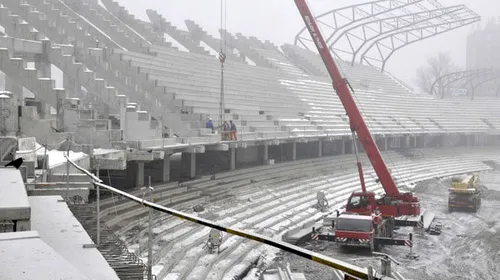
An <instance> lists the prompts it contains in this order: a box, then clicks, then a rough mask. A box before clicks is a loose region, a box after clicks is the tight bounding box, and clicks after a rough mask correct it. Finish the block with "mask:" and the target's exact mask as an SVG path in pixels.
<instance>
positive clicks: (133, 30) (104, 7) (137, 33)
mask: <svg viewBox="0 0 500 280" xmlns="http://www.w3.org/2000/svg"><path fill="white" fill-rule="evenodd" d="M97 3H98V4H99V6H101V7H102V8H103V9H104V10H105V11H106V12H108V15H109V16H110V17H113V18H115V20H116V21H119V22H121V23H122V24H123V25H124V26H126V27H127V28H128V29H129V30H130V31H132V32H134V33H135V34H136V35H137V36H138V37H140V38H141V39H143V40H144V41H145V42H147V43H148V44H151V42H150V41H148V40H147V39H146V38H144V37H143V36H142V35H141V34H140V33H139V32H137V31H135V29H133V28H132V27H130V26H129V25H128V24H126V23H124V22H123V21H121V20H120V19H119V18H118V17H116V16H115V15H114V14H112V13H110V12H109V11H108V8H106V6H105V5H104V4H103V3H102V1H101V0H98V2H97Z"/></svg>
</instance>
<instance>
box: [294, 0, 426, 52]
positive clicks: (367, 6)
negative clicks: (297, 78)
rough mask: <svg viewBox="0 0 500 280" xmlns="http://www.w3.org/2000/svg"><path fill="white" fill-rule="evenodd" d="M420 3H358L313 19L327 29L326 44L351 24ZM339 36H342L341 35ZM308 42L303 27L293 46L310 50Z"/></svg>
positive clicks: (395, 0) (412, 0)
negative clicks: (300, 46)
mask: <svg viewBox="0 0 500 280" xmlns="http://www.w3.org/2000/svg"><path fill="white" fill-rule="evenodd" d="M422 1H424V0H377V1H371V2H367V3H359V4H354V5H349V6H346V7H342V8H338V9H334V10H331V11H328V12H325V13H323V14H320V15H318V16H316V17H315V19H316V21H317V22H318V23H320V24H321V25H322V27H326V28H328V29H329V30H328V31H326V30H323V33H325V34H327V36H328V37H327V40H326V41H327V43H328V42H329V41H330V40H332V38H334V37H335V36H336V35H337V33H338V32H340V31H341V30H342V29H343V28H346V27H348V26H350V25H353V24H358V25H360V24H362V21H363V20H367V19H372V18H376V17H377V16H381V15H384V14H387V13H390V12H393V11H396V10H400V9H402V8H404V7H408V6H412V5H415V4H416V3H419V2H422ZM343 21H344V22H343ZM345 21H346V22H345ZM328 34H330V35H328ZM340 36H342V34H341V35H340ZM308 42H310V43H313V42H312V41H311V38H310V36H309V34H308V33H307V29H306V27H303V28H302V29H301V30H300V31H299V33H298V34H297V35H296V36H295V45H299V44H300V45H302V46H303V47H304V48H306V49H308V50H311V49H309V47H308V46H307V44H306V43H308ZM313 49H314V48H313Z"/></svg>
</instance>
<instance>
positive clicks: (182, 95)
mask: <svg viewBox="0 0 500 280" xmlns="http://www.w3.org/2000/svg"><path fill="white" fill-rule="evenodd" d="M0 4H2V6H0V25H1V26H2V27H3V28H4V31H5V32H4V33H5V34H6V35H8V36H6V37H0V70H1V71H2V72H4V73H5V75H6V86H5V91H2V92H0V105H1V109H2V123H1V125H2V126H1V128H2V130H1V136H4V135H7V136H10V137H2V138H0V144H1V145H0V162H2V163H4V162H5V161H8V160H11V159H13V156H14V155H20V154H23V153H22V152H23V151H24V152H26V153H25V155H26V157H27V160H26V163H25V166H26V169H27V171H26V174H27V175H26V177H29V178H28V179H27V180H26V181H27V182H26V185H27V186H28V190H30V193H31V194H40V195H41V194H45V195H53V194H54V190H56V189H57V191H58V192H62V193H64V190H63V188H59V187H57V186H58V185H57V184H61V183H62V182H63V181H64V182H65V181H66V180H69V181H71V182H75V184H74V185H78V186H80V185H79V184H81V185H90V184H89V181H88V179H85V178H83V177H85V176H82V175H81V174H80V175H71V176H69V177H66V174H65V172H66V164H67V163H65V160H64V158H62V157H61V154H62V151H63V150H64V151H66V150H68V149H69V150H71V151H72V152H71V153H70V158H72V159H75V160H77V161H78V164H80V165H82V166H83V167H84V168H86V169H89V170H93V171H95V172H96V173H98V175H99V176H100V177H101V178H102V179H104V180H105V181H106V182H107V183H109V184H111V185H113V186H119V187H120V188H133V187H142V186H144V182H145V180H147V178H148V177H149V176H151V177H152V181H153V183H161V182H166V183H164V184H162V185H159V186H158V187H156V188H155V191H154V192H153V193H154V195H155V196H156V197H157V199H158V201H159V202H160V203H161V204H165V205H168V206H171V207H174V208H177V209H182V210H186V211H188V212H192V210H191V208H192V207H193V206H195V205H198V204H204V205H207V209H208V210H207V211H205V212H204V213H201V214H200V215H206V217H208V218H210V219H213V220H216V221H218V222H220V223H222V224H225V225H232V226H235V227H239V228H245V229H247V230H250V231H255V232H259V233H263V234H266V235H270V236H275V237H277V238H278V237H281V236H282V235H283V234H284V233H285V232H286V230H287V228H291V227H292V226H293V225H297V226H301V225H304V224H308V223H311V222H314V220H315V219H316V218H318V217H319V216H320V213H319V212H318V211H316V210H315V209H312V208H311V207H310V206H311V205H312V204H314V200H315V196H316V192H317V191H319V190H329V191H330V192H331V193H330V194H328V195H327V198H328V199H329V200H330V201H331V203H330V204H333V205H334V206H340V205H341V204H342V203H343V202H344V201H345V199H346V197H347V196H348V195H349V193H350V192H351V191H353V190H355V189H358V179H357V178H358V177H357V176H356V175H355V170H354V169H353V168H354V166H355V165H354V157H353V156H352V155H347V154H348V153H352V145H350V144H351V142H350V138H349V137H350V134H351V131H350V129H349V124H348V117H347V116H346V114H345V110H344V109H343V107H342V104H341V103H340V101H339V100H338V98H337V96H336V94H335V92H334V91H333V89H332V86H331V82H330V80H329V78H328V74H327V73H326V71H325V67H324V65H323V63H322V61H321V59H320V58H319V56H318V55H317V54H315V53H313V52H310V51H308V50H305V49H300V48H298V47H296V46H293V45H287V44H285V45H283V46H281V47H278V46H275V45H274V44H272V43H271V42H269V41H266V42H262V41H260V40H259V39H257V38H255V37H246V36H244V35H243V34H240V33H235V34H232V33H230V32H229V31H227V30H219V32H220V33H221V36H227V38H228V41H229V42H230V45H229V46H228V48H227V50H228V52H230V53H228V54H227V60H226V61H225V64H224V67H225V69H224V70H225V77H224V79H225V84H224V86H225V103H224V105H225V111H224V119H225V120H230V119H231V120H233V121H234V122H235V124H236V125H237V127H238V134H239V135H238V136H239V139H238V141H221V139H220V135H218V134H212V133H211V131H210V130H207V129H205V128H204V126H205V120H206V117H207V116H210V117H211V118H212V119H213V121H214V122H215V123H216V124H218V122H219V121H220V120H219V96H220V78H221V77H220V61H219V59H218V54H217V53H216V52H217V51H218V46H219V44H220V39H218V38H217V37H218V36H212V35H209V34H208V33H207V32H206V31H204V30H203V29H202V27H201V26H199V25H197V24H196V23H195V22H194V21H186V26H187V29H188V30H187V31H186V30H182V28H179V27H176V26H174V25H173V24H172V23H170V22H168V19H166V18H164V17H163V16H162V15H160V14H159V13H158V12H156V11H154V10H148V11H147V15H148V17H149V18H150V22H146V21H142V20H139V19H136V18H135V17H134V16H133V15H131V14H130V13H129V12H128V11H127V10H126V9H125V8H124V7H122V6H120V4H119V3H117V2H114V1H113V0H100V1H98V0H85V1H81V0H23V1H10V0H0ZM214 52H215V53H214ZM337 62H338V63H339V65H340V68H341V70H342V72H343V73H344V75H345V77H346V78H347V80H348V81H349V83H350V84H351V86H352V87H353V89H354V95H355V98H356V101H357V104H358V105H359V107H360V109H361V111H362V114H363V116H364V117H365V119H366V123H367V124H368V126H369V128H370V131H371V132H372V133H373V134H374V135H375V138H376V141H377V144H378V145H379V148H380V149H381V150H383V151H384V157H385V159H386V160H387V161H388V164H389V165H390V167H391V168H392V169H393V171H394V173H393V175H394V176H395V177H396V178H397V179H398V180H399V181H400V182H401V183H402V184H403V185H405V186H406V187H408V186H412V184H413V183H415V182H418V181H422V180H427V179H431V178H435V177H442V176H449V175H452V174H459V173H464V172H471V171H478V170H488V169H489V168H490V166H489V165H487V164H486V163H485V161H487V160H489V161H492V162H497V164H498V163H499V162H500V158H498V153H495V151H496V150H495V149H492V148H491V147H485V148H484V149H479V148H477V146H480V145H485V146H493V145H498V144H499V143H500V138H499V134H500V103H499V102H497V101H498V100H495V101H494V102H492V100H491V99H481V98H479V97H478V98H476V99H475V100H449V99H443V100H441V99H436V98H433V97H430V96H423V95H419V94H416V93H414V92H413V91H412V89H411V88H409V87H408V86H407V85H405V84H404V83H403V82H401V81H399V80H397V78H395V77H393V76H391V75H389V74H387V73H383V72H380V70H379V69H377V68H374V67H369V66H365V65H361V64H354V65H350V64H348V63H346V62H343V61H340V60H339V61H337ZM53 69H56V70H57V71H53ZM59 71H60V72H62V81H61V79H58V81H55V77H56V76H57V75H58V73H56V72H59ZM61 82H62V86H61V85H60V84H61ZM56 85H57V86H56ZM25 89H27V90H29V91H31V93H33V96H34V97H23V94H22V92H23V91H25ZM5 108H9V109H8V110H4V109H5ZM18 135H22V136H23V137H26V136H27V138H19V139H16V138H15V137H16V136H18ZM30 137H31V138H33V137H36V142H38V144H43V145H45V146H47V147H48V150H47V151H48V152H47V154H46V153H45V149H42V148H41V146H40V145H35V144H34V142H35V141H34V140H33V139H29V140H25V139H28V138H30ZM13 139H14V140H13ZM25 142H29V145H24V144H22V143H25ZM28 146H29V147H28ZM442 146H446V147H448V148H447V149H444V150H443V149H437V148H436V147H442ZM452 146H458V148H449V147H452ZM404 149H406V150H404ZM34 150H36V152H35V151H34ZM54 150H60V151H54ZM28 154H29V155H28ZM179 154H181V155H179ZM332 155H335V157H331V156H332ZM418 155H420V156H423V158H419V157H418ZM47 156H48V157H49V160H48V164H47V161H46V160H45V159H46V157H47ZM175 156H178V158H180V159H179V160H174V159H173V158H174V157H175ZM323 156H324V157H323ZM313 157H314V158H315V159H311V158H313ZM318 157H319V158H318ZM362 158H363V162H368V160H367V159H366V156H365V155H364V154H363V155H362ZM457 158H459V159H460V160H457ZM171 159H172V165H171ZM298 159H305V160H298ZM275 161H276V163H280V164H276V165H272V163H274V162H275ZM263 163H264V164H265V165H262V164H263ZM44 165H47V166H46V167H47V169H48V171H43V170H37V172H35V170H34V169H35V168H38V169H42V168H43V166H44ZM248 165H260V166H258V167H253V168H249V169H239V168H240V167H246V166H248ZM237 168H238V170H235V169H237ZM213 170H216V171H213ZM225 170H230V171H231V172H227V173H224V172H219V171H225ZM0 171H1V172H2V173H3V172H4V171H3V169H0ZM6 172H10V171H6ZM73 172H76V170H75V169H74V168H70V173H73ZM211 172H213V173H217V174H216V179H213V180H212V179H211V177H210V176H204V177H201V178H197V179H196V180H194V181H191V182H188V183H168V182H169V181H170V180H171V178H176V179H179V177H188V178H189V179H193V178H195V177H198V176H200V175H205V174H207V173H211ZM171 175H172V176H171ZM16 176H17V175H16ZM33 177H34V178H33ZM22 179H23V178H21V179H19V178H16V182H17V183H16V184H17V185H18V186H16V188H20V187H19V186H20V185H22V184H21V182H22ZM182 179H184V178H182ZM39 181H42V182H39ZM366 182H367V186H368V189H369V190H374V191H376V192H381V191H382V189H381V187H380V185H378V184H376V183H375V174H374V172H373V171H372V170H371V169H370V168H368V170H366ZM48 183H54V184H55V186H56V187H48V186H49V185H50V184H48ZM77 183H78V184H77ZM31 186H34V189H32V188H31ZM304 186H308V187H307V188H304ZM92 188H93V187H92V186H86V187H85V191H86V196H87V197H89V193H90V189H92ZM7 189H8V188H0V194H2V192H3V191H6V190H7ZM131 192H132V193H134V194H136V195H142V191H141V190H138V188H135V189H134V190H131ZM12 195H15V194H9V195H8V196H5V197H4V199H7V200H10V199H12V197H11V196H12ZM23 195H24V194H23ZM30 200H32V202H33V203H34V204H36V205H37V207H41V206H40V203H41V202H42V201H43V202H44V203H49V202H50V204H51V205H52V204H54V203H55V202H54V201H53V197H46V198H33V199H30ZM87 200H88V199H86V198H84V201H87ZM12 201H14V200H12ZM15 201H17V200H15ZM2 203H4V202H3V200H2V197H0V209H2V208H1V207H2V205H3V204H2ZM18 204H22V205H21V206H22V207H25V206H26V205H28V204H27V203H24V202H23V203H18ZM5 205H7V204H6V203H5ZM17 206H19V205H17ZM17 206H16V207H17ZM93 206H94V205H85V206H78V205H75V206H72V207H71V210H72V211H73V213H74V215H75V216H77V217H78V218H79V219H80V220H81V221H82V224H83V227H84V228H85V230H87V232H88V234H89V235H90V237H91V239H93V240H94V241H95V240H96V236H95V232H96V226H95V224H96V220H95V219H96V218H95V212H94V207H93ZM101 206H102V207H101V210H102V215H103V218H104V219H105V224H106V225H104V224H103V228H104V230H103V235H104V236H106V238H103V244H102V245H101V246H100V248H99V249H100V250H101V253H102V254H103V255H104V259H106V260H107V261H108V262H110V265H111V266H112V267H113V268H114V269H115V271H116V272H117V274H119V276H122V275H125V274H127V273H131V274H133V275H135V276H137V275H140V276H142V272H143V270H144V266H143V261H145V260H146V259H145V258H144V257H145V256H146V255H145V244H144V239H145V236H146V234H147V230H146V227H145V225H146V219H147V217H146V213H147V211H146V209H145V208H142V207H139V206H137V205H136V204H134V203H131V202H125V201H116V200H113V199H108V200H104V201H103V202H102V205H101ZM9 207H14V206H12V205H11V206H9ZM61 207H62V206H61ZM45 210H47V211H49V210H48V208H47V209H42V210H40V213H37V215H36V216H37V217H39V218H40V220H39V222H40V223H37V224H36V226H37V227H39V231H40V236H41V237H42V238H41V239H42V240H43V238H44V237H47V236H51V238H52V236H53V237H54V238H55V237H56V236H62V235H65V234H66V233H63V232H59V233H52V232H51V231H52V230H56V229H57V227H56V226H48V225H47V224H46V223H45V222H44V223H42V222H43V221H46V218H47V217H48V216H49V215H50V214H48V213H47V211H45ZM61 211H63V212H67V211H66V209H63V210H61ZM24 218H26V217H24ZM24 218H23V219H24ZM28 218H29V217H28ZM68 218H69V216H68ZM1 219H2V217H1V216H0V220H1ZM241 221H245V222H241ZM103 223H104V221H103ZM156 224H157V225H158V226H157V227H155V231H154V239H155V240H154V242H155V247H154V260H153V261H154V264H155V268H154V274H155V275H157V277H158V278H157V279H163V278H164V277H165V276H168V277H173V278H175V277H179V278H181V279H182V278H186V279H222V278H223V277H226V276H227V277H232V276H234V275H238V274H240V273H242V272H243V271H245V270H246V269H247V267H248V265H249V264H250V263H251V262H253V261H254V260H255V259H256V258H257V257H258V256H260V255H262V254H263V252H267V253H266V255H267V256H268V258H272V256H273V254H272V250H268V248H267V247H265V246H260V245H257V244H254V243H251V242H247V241H246V240H243V239H240V238H235V237H228V236H226V237H224V246H225V249H226V250H224V252H222V253H221V254H220V255H217V256H213V255H209V254H206V253H205V252H204V251H203V250H202V249H201V245H202V244H203V243H204V242H205V241H206V236H207V233H208V229H206V228H200V227H198V226H196V225H192V224H189V223H187V222H182V221H179V220H176V219H174V218H172V217H167V216H165V217H163V216H161V217H156ZM6 225H7V227H9V226H10V227H11V228H14V223H12V224H6ZM57 225H60V226H62V225H61V224H57ZM18 229H21V227H18ZM26 229H28V228H26ZM32 229H33V228H32ZM35 230H36V228H35ZM61 230H62V229H61ZM80 237H81V238H84V237H83V235H82V236H80ZM118 237H120V238H121V240H120V239H119V238H118ZM85 238H86V239H85V240H87V241H85V240H83V239H82V241H81V242H88V243H90V240H89V238H88V236H87V237H85ZM9 239H11V238H10V237H9ZM14 239H15V238H14ZM61 240H65V239H64V238H63V237H61ZM44 241H45V242H46V243H48V244H49V245H50V246H52V245H53V246H54V247H57V248H60V249H61V246H63V243H62V242H61V243H58V242H57V244H56V243H53V242H55V239H50V240H44ZM65 241H67V240H65ZM173 241H175V242H173ZM0 242H2V241H1V240H0ZM15 242H18V241H13V243H12V244H17V243H15ZM29 242H32V243H33V245H30V246H33V248H35V247H36V246H39V247H36V248H42V247H40V246H45V247H47V244H45V243H43V242H42V241H41V240H40V238H39V237H37V236H32V238H31V237H30V241H29ZM35 243H36V244H35ZM125 244H126V245H128V247H129V248H130V249H132V250H134V251H135V253H136V254H138V255H140V256H141V257H142V260H140V259H137V258H136V257H135V256H134V255H133V254H131V253H129V252H128V250H127V247H126V246H125ZM72 245H74V244H72ZM45 247H44V248H42V249H43V250H49V249H50V248H49V249H47V248H45ZM12 248H14V247H12ZM12 248H11V249H12ZM66 249H69V247H68V248H64V250H62V249H61V252H59V253H60V254H61V255H63V256H64V257H65V258H67V259H72V260H74V261H77V256H74V255H73V254H69V253H68V251H66ZM80 250H81V249H80ZM85 250H89V249H85ZM56 251H57V250H56ZM47 252H48V251H47ZM94 252H95V250H94ZM19 253H22V252H19ZM50 253H51V254H52V251H51V252H50ZM72 253H73V252H72ZM78 257H80V256H78ZM81 257H84V255H83V254H82V256H81ZM95 259H97V257H96V258H95ZM100 259H101V261H102V258H100ZM117 260H119V261H118V262H117ZM26 261H27V262H29V261H30V260H26ZM54 261H55V262H56V261H57V264H59V260H56V259H55V260H54ZM121 261H123V262H121ZM70 262H72V261H70ZM60 265H65V264H64V263H61V264H60ZM85 265H86V263H85V262H84V261H82V262H79V261H78V264H77V265H74V266H75V267H77V268H78V269H80V270H85ZM121 265H123V267H122V266H121ZM120 269H122V270H120ZM86 272H87V271H86ZM14 273H17V271H14ZM61 273H62V272H61ZM88 273H92V272H91V271H90V272H88ZM120 273H122V274H120ZM84 274H85V275H86V276H87V277H88V278H91V279H94V278H99V279H102V277H100V276H96V275H88V274H87V273H84ZM75 275H76V274H75ZM128 275H130V274H128ZM40 276H41V277H42V278H43V277H44V275H40ZM340 276H341V275H340ZM340 276H339V277H340ZM47 277H48V278H51V277H52V276H50V277H49V276H47ZM82 277H84V276H82ZM103 277H104V276H103ZM75 278H77V276H75ZM111 278H112V277H111ZM82 279H85V278H82Z"/></svg>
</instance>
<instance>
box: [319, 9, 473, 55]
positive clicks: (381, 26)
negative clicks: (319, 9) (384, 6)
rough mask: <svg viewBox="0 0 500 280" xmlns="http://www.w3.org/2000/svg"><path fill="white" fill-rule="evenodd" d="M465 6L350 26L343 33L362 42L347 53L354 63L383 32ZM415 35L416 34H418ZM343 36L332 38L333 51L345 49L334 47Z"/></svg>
mask: <svg viewBox="0 0 500 280" xmlns="http://www.w3.org/2000/svg"><path fill="white" fill-rule="evenodd" d="M464 7H465V6H463V5H456V6H451V7H446V8H439V9H435V10H427V11H423V12H418V13H414V14H409V15H399V16H393V17H389V18H383V19H375V20H372V21H369V22H366V23H365V24H363V25H360V26H354V27H350V28H348V29H347V30H345V31H344V32H343V33H342V34H343V35H345V38H347V39H348V40H349V42H351V37H354V38H355V39H358V40H359V41H361V42H362V43H361V44H360V45H358V46H353V45H352V44H350V47H351V50H350V51H348V52H347V53H349V54H350V55H352V61H351V64H354V62H355V60H356V56H357V54H358V53H359V52H360V51H361V50H362V49H363V47H364V46H365V45H366V44H368V43H369V42H370V41H372V40H373V39H375V38H377V37H380V36H381V35H383V34H388V33H390V32H394V31H397V30H402V29H404V28H407V27H410V26H415V25H417V24H420V23H426V22H431V21H432V20H435V19H442V17H443V16H446V15H450V14H453V13H455V12H458V11H460V10H462V9H463V8H464ZM370 25H376V28H373V27H371V26H370ZM359 28H361V33H362V37H361V36H358V35H357V34H356V33H355V32H353V31H355V30H356V29H358V30H359ZM413 35H415V36H416V35H417V34H413ZM342 38H343V37H338V38H337V39H335V40H332V41H331V42H330V44H329V47H330V49H331V50H332V51H333V52H335V51H343V50H341V49H338V48H335V47H334V46H336V44H337V42H338V41H339V40H340V39H342ZM343 52H345V51H343Z"/></svg>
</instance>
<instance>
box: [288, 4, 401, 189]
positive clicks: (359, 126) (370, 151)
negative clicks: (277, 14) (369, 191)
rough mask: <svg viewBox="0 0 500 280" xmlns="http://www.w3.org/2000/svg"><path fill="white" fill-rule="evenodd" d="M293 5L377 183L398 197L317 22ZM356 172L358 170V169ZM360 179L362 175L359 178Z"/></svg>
mask: <svg viewBox="0 0 500 280" xmlns="http://www.w3.org/2000/svg"><path fill="white" fill-rule="evenodd" d="M295 4H296V5H297V8H298V9H299V12H300V14H301V16H302V18H303V19H304V22H305V24H306V27H307V29H308V30H309V33H310V34H311V37H312V39H313V41H314V44H315V45H316V48H317V49H318V52H319V53H320V55H321V58H322V59H323V62H324V63H325V66H326V69H327V70H328V73H329V74H330V77H331V79H332V84H333V89H334V90H335V92H336V93H337V95H338V97H339V98H340V101H341V102H342V105H343V106H344V109H345V110H346V112H347V115H348V116H349V122H350V126H351V130H352V131H354V132H356V134H357V135H358V138H359V140H360V142H361V144H362V145H363V148H364V149H365V152H366V154H367V155H368V158H369V159H370V162H371V164H372V166H373V169H374V170H375V172H376V173H377V175H378V178H379V180H380V182H381V183H382V186H383V188H384V190H385V193H386V194H387V195H389V196H392V197H398V196H399V195H400V193H399V190H398V188H397V186H396V183H395V182H394V180H393V179H392V176H391V174H390V173H389V170H388V168H387V166H386V165H385V162H384V159H383V158H382V155H381V154H380V151H379V149H378V147H377V144H376V143H375V141H374V139H373V137H372V135H371V134H370V131H369V130H368V127H367V126H366V123H365V121H364V120H363V116H362V115H361V112H360V111H359V109H358V106H357V105H356V102H355V101H354V98H353V96H352V94H351V92H350V91H349V88H348V87H347V81H346V80H345V79H344V78H342V76H341V75H340V72H339V69H338V68H337V65H335V61H334V60H333V57H332V54H331V53H330V50H329V48H328V46H327V45H326V42H325V39H324V38H323V35H322V34H321V32H320V30H319V28H318V25H317V23H316V20H315V19H314V17H313V16H312V13H311V10H310V9H309V7H308V5H307V2H306V0H295ZM358 168H360V166H359V165H358ZM360 175H361V174H360Z"/></svg>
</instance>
